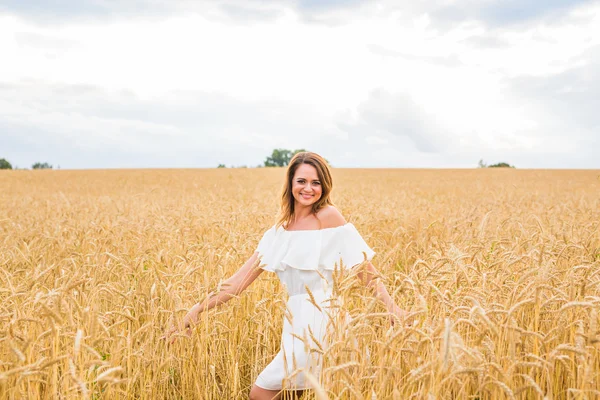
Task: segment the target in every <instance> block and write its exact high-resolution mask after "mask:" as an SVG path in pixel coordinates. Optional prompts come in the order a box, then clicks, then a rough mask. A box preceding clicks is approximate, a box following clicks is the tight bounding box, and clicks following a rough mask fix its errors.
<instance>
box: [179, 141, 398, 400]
mask: <svg viewBox="0 0 600 400" xmlns="http://www.w3.org/2000/svg"><path fill="white" fill-rule="evenodd" d="M331 189H332V179H331V173H330V170H329V166H328V165H327V162H326V161H325V160H324V159H323V158H322V157H321V156H319V155H318V154H316V153H311V152H302V153H298V154H296V155H295V156H294V157H293V158H292V160H291V161H290V164H289V166H288V169H287V174H286V182H285V184H284V186H283V192H282V198H281V213H280V218H279V221H278V222H277V224H275V225H274V226H273V227H272V228H271V229H269V230H268V231H266V232H265V234H264V235H263V237H262V239H261V240H260V242H259V244H258V247H257V249H256V251H255V252H254V254H253V255H252V256H251V257H250V258H249V259H248V261H247V262H246V263H245V264H244V265H243V266H242V267H241V268H240V269H239V270H238V271H237V272H236V273H235V274H234V275H233V276H231V277H230V278H229V279H227V280H226V281H225V284H224V285H222V289H221V291H220V292H218V293H217V294H215V295H213V296H212V297H211V298H209V299H207V300H206V301H203V302H202V303H199V304H196V305H194V306H193V307H192V308H191V309H190V311H189V312H188V313H187V315H186V316H185V317H184V319H183V326H184V329H185V332H186V334H188V335H190V334H191V329H192V327H193V326H194V325H195V324H196V323H197V321H198V315H199V314H200V313H201V312H203V311H206V310H210V309H211V308H213V307H215V306H217V305H219V304H222V303H225V302H226V301H228V300H230V299H231V298H232V297H234V296H237V295H239V294H240V293H241V292H243V291H244V290H245V289H246V288H247V287H248V286H249V285H250V284H251V283H252V282H253V281H254V280H255V279H256V278H257V277H258V276H259V275H260V274H261V273H262V272H263V271H264V270H266V271H272V272H275V273H276V274H277V276H278V278H279V279H280V280H281V282H282V283H283V284H284V285H285V287H286V289H287V292H288V294H289V298H288V301H287V310H288V311H289V315H287V316H286V317H285V318H284V323H283V332H282V337H281V350H280V351H279V353H278V354H277V355H276V356H275V358H274V359H273V361H272V362H271V363H270V364H269V365H267V367H266V368H265V369H264V370H263V371H262V372H261V373H260V374H259V376H258V378H257V379H256V382H255V384H254V386H253V387H252V390H251V391H250V398H251V399H261V400H262V399H269V400H270V399H278V398H279V396H281V394H282V391H283V390H293V391H302V390H304V389H309V388H310V387H311V385H310V382H309V381H310V378H308V379H307V374H306V372H308V373H309V374H312V375H313V376H318V373H319V370H320V364H321V361H320V359H319V358H318V357H319V353H318V352H310V351H307V347H309V346H308V344H307V343H306V341H307V340H308V339H307V338H308V334H309V333H310V334H311V339H310V340H316V341H322V343H318V344H319V345H322V344H324V343H325V342H326V339H325V335H326V328H327V323H328V318H329V315H330V314H328V313H326V312H323V309H324V308H326V307H327V299H329V298H330V297H331V294H332V286H333V285H332V283H333V271H334V270H335V268H337V267H344V268H348V269H351V268H352V267H354V266H356V265H358V264H361V263H363V262H364V261H365V255H366V258H367V260H366V262H365V264H366V266H365V269H364V270H360V271H359V272H358V274H357V275H358V278H359V280H360V281H361V282H362V283H363V284H365V285H367V286H368V287H369V288H371V289H372V290H373V293H374V294H375V295H376V297H377V298H378V299H380V300H382V301H383V302H384V304H385V305H386V307H387V309H388V311H389V312H390V313H391V315H393V316H395V317H398V318H399V319H400V320H402V319H403V318H404V317H405V316H406V312H405V311H403V310H402V309H400V308H399V307H398V306H397V305H396V304H395V303H394V301H393V299H392V298H391V297H390V295H389V293H388V292H387V290H386V288H385V286H384V285H383V283H382V282H381V281H380V280H379V279H378V278H379V277H380V275H379V273H378V272H377V270H376V269H375V268H374V267H373V265H372V264H371V262H370V260H371V259H372V257H373V255H374V254H375V253H374V252H373V250H371V248H370V247H369V246H368V245H367V244H366V243H365V241H364V240H363V239H362V237H361V236H360V234H359V233H358V231H357V230H356V228H355V227H354V225H352V224H351V223H347V222H346V220H345V219H344V217H343V216H342V215H341V214H340V212H339V211H338V210H337V209H336V208H335V207H334V205H333V202H332V201H331V197H330V194H331ZM259 264H260V267H259ZM307 288H308V290H307ZM309 292H310V293H309ZM392 323H393V319H392ZM177 330H178V329H177V328H176V327H172V328H171V330H170V332H169V333H168V336H170V335H172V334H174V333H175V332H177ZM302 338H305V340H302ZM173 341H174V337H173V338H172V339H171V342H173Z"/></svg>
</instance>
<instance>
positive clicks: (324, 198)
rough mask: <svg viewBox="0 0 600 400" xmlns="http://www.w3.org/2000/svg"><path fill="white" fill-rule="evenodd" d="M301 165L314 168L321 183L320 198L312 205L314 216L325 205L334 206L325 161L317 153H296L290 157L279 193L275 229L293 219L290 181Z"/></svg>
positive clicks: (331, 181) (331, 182) (328, 171)
mask: <svg viewBox="0 0 600 400" xmlns="http://www.w3.org/2000/svg"><path fill="white" fill-rule="evenodd" d="M302 164H308V165H312V166H313V167H315V169H316V170H317V175H318V177H319V181H321V197H320V198H319V200H318V201H316V202H315V203H314V204H313V205H312V212H313V214H316V213H317V211H319V210H320V209H321V208H323V207H325V206H326V205H334V204H333V201H332V200H331V189H333V180H332V178H331V171H330V169H329V165H328V164H327V161H325V159H324V158H323V157H321V156H320V155H318V154H317V153H312V152H310V151H304V152H301V153H297V154H296V155H294V157H292V159H291V161H290V164H289V165H288V168H287V171H286V174H285V176H286V179H285V182H284V184H283V189H282V191H281V208H280V210H279V218H278V220H277V228H279V227H280V226H282V225H284V224H285V225H286V226H287V225H288V224H289V223H290V222H291V221H292V219H293V218H294V200H295V199H294V195H293V194H292V180H293V179H294V174H295V173H296V170H297V169H298V167H299V166H300V165H302Z"/></svg>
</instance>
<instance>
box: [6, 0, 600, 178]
mask: <svg viewBox="0 0 600 400" xmlns="http://www.w3.org/2000/svg"><path fill="white" fill-rule="evenodd" d="M0 57H1V61H0V158H6V159H8V160H9V161H10V162H11V163H12V164H13V166H14V165H17V166H19V167H30V166H31V164H32V163H34V162H36V161H47V162H49V163H50V164H53V165H54V166H57V165H60V167H61V168H63V169H65V168H132V167H159V168H162V167H173V168H186V167H216V166H217V165H218V164H220V163H224V164H226V165H227V166H231V165H235V166H240V165H248V166H256V165H258V164H262V163H263V161H264V159H265V157H266V156H268V155H269V154H270V153H271V151H272V149H274V148H279V147H281V148H288V149H296V148H306V149H309V150H312V151H316V152H319V153H321V154H322V155H324V156H325V157H326V158H327V159H328V160H329V161H330V162H331V163H332V164H333V165H334V166H336V167H433V168H438V167H442V168H452V167H476V166H477V163H478V161H479V160H480V159H483V160H484V161H486V162H488V163H494V162H500V161H506V162H509V163H511V164H514V165H516V166H517V167H521V168H600V155H599V154H600V111H599V110H600V1H567V0H545V1H541V0H454V1H452V0H429V1H421V2H415V1H398V0H396V1H361V0H298V1H283V0H278V1H275V0H261V1H252V0H231V1H216V0H215V1H204V2H203V1H197V0H193V1H192V0H1V1H0Z"/></svg>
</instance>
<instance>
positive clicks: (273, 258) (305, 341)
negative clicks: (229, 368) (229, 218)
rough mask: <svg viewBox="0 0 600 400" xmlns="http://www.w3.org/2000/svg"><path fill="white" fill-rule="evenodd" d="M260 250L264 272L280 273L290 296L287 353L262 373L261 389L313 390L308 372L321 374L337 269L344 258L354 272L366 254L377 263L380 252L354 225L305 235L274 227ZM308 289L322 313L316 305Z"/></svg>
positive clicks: (286, 318)
mask: <svg viewBox="0 0 600 400" xmlns="http://www.w3.org/2000/svg"><path fill="white" fill-rule="evenodd" d="M256 251H257V252H258V253H259V256H260V257H261V265H262V268H263V269H264V270H266V271H272V272H275V273H276V274H277V276H278V277H279V279H280V280H281V282H282V283H283V284H284V286H285V288H286V290H287V293H288V295H289V298H288V301H287V310H286V315H285V316H284V320H283V332H282V334H281V349H280V350H279V353H277V355H276V356H275V358H274V359H273V361H271V363H270V364H269V365H267V366H266V368H265V369H264V370H263V371H262V372H261V373H260V374H259V375H258V378H257V379H256V385H257V386H259V387H261V388H263V389H270V390H281V389H284V388H285V389H296V390H300V389H309V388H310V387H311V385H310V383H309V382H308V381H307V380H306V377H305V374H304V372H305V371H309V372H310V373H311V374H312V375H314V376H315V377H317V378H318V377H319V374H320V371H321V363H322V362H321V360H320V357H321V355H320V353H322V350H323V348H324V347H326V341H325V334H326V328H327V322H328V321H329V315H328V312H327V307H328V301H327V300H328V299H329V298H330V297H331V294H332V289H333V287H332V286H333V279H332V275H333V271H334V269H335V268H336V266H338V267H339V266H340V260H341V265H343V267H344V268H352V267H353V266H355V265H357V264H360V263H361V262H363V261H364V260H365V254H366V257H367V259H368V260H371V259H372V258H373V255H374V254H375V252H374V251H373V250H372V249H371V248H370V247H369V246H368V245H367V243H365V241H364V240H363V238H362V237H361V236H360V234H359V233H358V231H357V230H356V228H355V227H354V225H353V224H351V223H347V224H346V225H343V226H339V227H337V228H326V229H320V230H304V231H286V230H285V229H283V228H282V227H279V228H276V227H275V226H273V227H272V228H271V229H269V230H268V231H266V232H265V234H264V235H263V237H262V239H261V241H260V242H259V244H258V247H257V249H256ZM363 252H364V254H363ZM306 288H308V289H309V290H310V292H311V293H312V295H313V297H314V300H315V302H316V303H317V304H318V305H319V307H320V308H321V310H322V311H319V309H318V308H317V307H315V306H314V305H313V304H312V302H311V301H310V297H309V294H308V292H307V290H306ZM319 350H321V351H319Z"/></svg>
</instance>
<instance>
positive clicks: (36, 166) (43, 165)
mask: <svg viewBox="0 0 600 400" xmlns="http://www.w3.org/2000/svg"><path fill="white" fill-rule="evenodd" d="M31 169H52V165H50V164H48V163H47V162H45V163H39V162H36V163H35V164H33V165H32V166H31Z"/></svg>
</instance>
